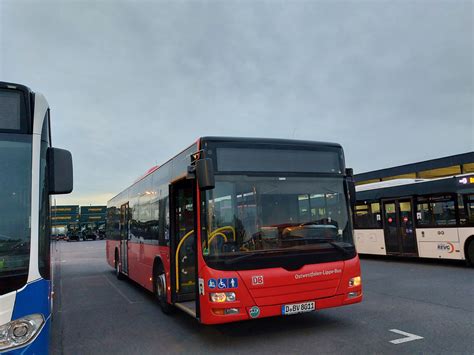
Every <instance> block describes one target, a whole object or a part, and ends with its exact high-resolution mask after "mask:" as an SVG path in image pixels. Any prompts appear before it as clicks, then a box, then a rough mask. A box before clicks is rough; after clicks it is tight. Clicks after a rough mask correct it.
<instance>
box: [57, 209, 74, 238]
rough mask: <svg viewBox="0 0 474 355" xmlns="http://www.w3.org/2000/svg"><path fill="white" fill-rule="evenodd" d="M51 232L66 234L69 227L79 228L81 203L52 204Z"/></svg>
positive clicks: (58, 234) (59, 234) (60, 234)
mask: <svg viewBox="0 0 474 355" xmlns="http://www.w3.org/2000/svg"><path fill="white" fill-rule="evenodd" d="M51 227H52V228H51V229H52V230H51V233H52V235H53V236H66V234H67V232H68V230H69V229H72V228H74V227H76V228H79V205H66V206H51Z"/></svg>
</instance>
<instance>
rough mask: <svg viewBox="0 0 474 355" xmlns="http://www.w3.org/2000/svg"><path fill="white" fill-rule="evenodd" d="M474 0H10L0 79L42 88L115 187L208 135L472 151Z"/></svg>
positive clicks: (95, 169)
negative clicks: (124, 0)
mask: <svg viewBox="0 0 474 355" xmlns="http://www.w3.org/2000/svg"><path fill="white" fill-rule="evenodd" d="M473 11H474V9H473V2H472V1H442V2H435V1H390V2H389V1H336V2H334V1H265V2H263V1H262V2H255V1H235V2H230V1H215V2H214V1H169V2H167V1H160V2H158V1H146V2H145V1H135V2H132V1H129V2H127V1H126V2H118V1H74V2H69V1H57V2H52V1H39V0H38V1H18V0H14V1H9V0H0V40H1V47H0V80H4V81H11V82H16V83H21V84H26V85H28V86H30V87H31V88H32V89H33V90H34V91H39V92H42V93H43V94H44V95H45V96H46V98H47V99H48V101H49V103H50V106H51V110H52V128H53V143H54V145H55V146H57V147H61V148H66V149H69V150H71V152H72V154H73V158H74V168H75V188H74V193H73V194H72V195H70V196H67V197H58V198H57V203H58V204H61V203H79V204H90V203H92V204H95V203H101V204H102V203H106V201H107V200H108V199H109V198H110V197H111V196H113V195H115V194H116V193H118V192H120V191H121V190H122V189H124V188H125V187H127V186H128V185H129V184H130V183H132V182H133V181H134V180H135V179H136V178H137V177H138V176H140V175H142V174H143V173H144V172H145V171H146V170H147V169H148V168H150V167H151V166H153V165H155V164H159V163H162V162H164V161H166V160H167V159H168V158H170V157H171V156H173V155H174V154H176V153H178V152H179V151H181V150H182V149H183V148H184V147H186V146H188V145H189V144H191V143H192V142H193V141H195V140H196V138H197V137H199V136H202V135H225V136H259V137H281V138H296V139H309V140H321V141H334V142H339V143H341V144H342V145H343V147H344V149H345V153H346V159H347V165H348V166H350V167H353V168H354V170H355V172H356V173H358V172H365V171H370V170H375V169H380V168H385V167H390V166H395V165H399V164H404V163H411V162H416V161H421V160H425V159H430V158H437V157H442V156H447V155H451V154H458V153H463V152H467V151H472V150H474V138H473V137H474V127H473V120H474V118H473V117H474V108H473V105H474V104H473V102H474V68H473V65H474V64H473V60H474V58H473V56H474V55H473V52H474V46H473V42H474V41H473V22H474V15H473Z"/></svg>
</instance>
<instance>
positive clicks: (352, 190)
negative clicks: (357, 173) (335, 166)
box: [346, 168, 356, 211]
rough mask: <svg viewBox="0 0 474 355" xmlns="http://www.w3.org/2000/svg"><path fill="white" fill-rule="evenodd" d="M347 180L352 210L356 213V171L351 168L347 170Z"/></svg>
mask: <svg viewBox="0 0 474 355" xmlns="http://www.w3.org/2000/svg"><path fill="white" fill-rule="evenodd" d="M346 178H347V188H348V191H349V198H350V203H351V208H352V211H354V210H355V205H356V188H355V181H354V170H352V169H351V168H347V169H346Z"/></svg>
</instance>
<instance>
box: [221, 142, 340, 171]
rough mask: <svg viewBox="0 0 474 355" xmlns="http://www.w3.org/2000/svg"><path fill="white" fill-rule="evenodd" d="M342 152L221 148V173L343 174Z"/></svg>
mask: <svg viewBox="0 0 474 355" xmlns="http://www.w3.org/2000/svg"><path fill="white" fill-rule="evenodd" d="M341 158H342V157H341V152H340V150H337V149H335V150H307V149H305V150H300V149H265V148H257V149H253V148H230V147H220V148H217V170H218V171H220V172H230V171H239V172H241V171H249V172H289V173H303V172H304V173H332V174H340V173H342V164H341Z"/></svg>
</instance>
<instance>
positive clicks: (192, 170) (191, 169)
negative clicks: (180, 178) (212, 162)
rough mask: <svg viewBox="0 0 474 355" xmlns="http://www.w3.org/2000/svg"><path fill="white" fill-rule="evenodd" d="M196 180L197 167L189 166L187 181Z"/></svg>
mask: <svg viewBox="0 0 474 355" xmlns="http://www.w3.org/2000/svg"><path fill="white" fill-rule="evenodd" d="M195 178H196V167H195V166H194V165H188V171H187V172H186V180H194V179H195Z"/></svg>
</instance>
